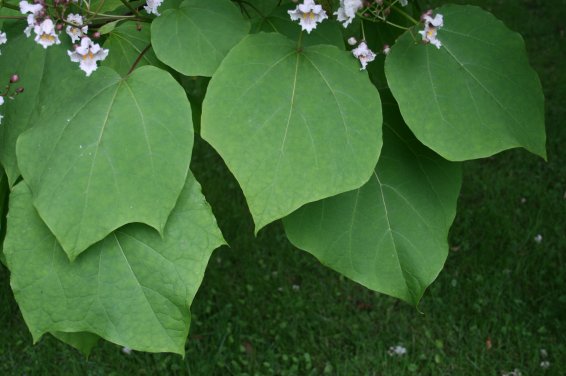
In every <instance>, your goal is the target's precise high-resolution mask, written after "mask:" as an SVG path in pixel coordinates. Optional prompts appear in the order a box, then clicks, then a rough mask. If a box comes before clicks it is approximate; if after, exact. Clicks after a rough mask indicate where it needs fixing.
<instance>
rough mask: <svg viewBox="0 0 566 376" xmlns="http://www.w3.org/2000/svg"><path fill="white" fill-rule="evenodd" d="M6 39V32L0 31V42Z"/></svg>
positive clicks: (4, 41) (2, 42) (0, 53)
mask: <svg viewBox="0 0 566 376" xmlns="http://www.w3.org/2000/svg"><path fill="white" fill-rule="evenodd" d="M7 41H8V38H7V37H6V33H3V32H1V31H0V44H5V43H6V42H7ZM0 55H2V52H0ZM0 98H1V97H0ZM3 102H4V100H2V103H3ZM2 103H0V104H2Z"/></svg>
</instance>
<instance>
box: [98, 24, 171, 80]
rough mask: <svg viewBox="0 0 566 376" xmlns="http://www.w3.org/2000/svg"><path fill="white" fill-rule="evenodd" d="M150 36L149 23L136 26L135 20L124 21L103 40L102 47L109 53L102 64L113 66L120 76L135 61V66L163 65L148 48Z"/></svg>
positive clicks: (126, 71)
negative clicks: (139, 26)
mask: <svg viewBox="0 0 566 376" xmlns="http://www.w3.org/2000/svg"><path fill="white" fill-rule="evenodd" d="M150 37H151V35H150V28H149V25H144V26H143V27H141V28H138V25H137V24H136V23H135V22H126V23H124V24H122V25H120V26H118V27H116V28H114V29H113V30H112V31H111V32H110V33H109V35H108V39H106V41H105V42H104V48H107V49H108V50H109V51H110V53H109V54H108V57H107V58H106V59H105V60H104V61H103V62H102V65H103V66H106V67H111V68H113V69H114V70H115V71H116V72H118V73H120V74H121V75H122V76H125V75H126V74H127V73H128V72H129V71H130V69H131V68H132V67H133V66H134V63H136V62H137V63H136V66H135V67H136V68H140V67H142V66H144V65H153V66H160V65H161V66H163V64H161V62H160V61H159V60H158V59H157V57H156V56H155V53H154V52H153V49H152V48H150V43H151V42H150ZM140 56H141V58H140Z"/></svg>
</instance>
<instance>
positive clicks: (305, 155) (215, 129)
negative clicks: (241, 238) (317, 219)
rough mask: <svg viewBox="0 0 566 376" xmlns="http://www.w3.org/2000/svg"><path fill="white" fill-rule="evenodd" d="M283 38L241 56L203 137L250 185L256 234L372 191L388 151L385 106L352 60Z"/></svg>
mask: <svg viewBox="0 0 566 376" xmlns="http://www.w3.org/2000/svg"><path fill="white" fill-rule="evenodd" d="M296 44H297V42H294V41H291V40H289V39H287V38H285V37H283V36H282V35H279V34H277V33H269V34H264V33H261V34H255V35H251V36H249V37H247V38H246V39H244V40H243V41H242V42H241V43H240V44H239V45H238V46H237V47H235V48H234V49H233V50H232V51H231V52H230V54H229V55H228V56H227V57H226V59H225V60H224V61H223V62H222V65H221V66H220V68H219V69H218V71H217V72H216V74H215V75H214V77H213V78H212V80H211V82H210V85H209V87H208V92H207V95H206V98H205V100H204V104H203V114H202V136H203V138H204V139H205V140H206V141H208V142H209V143H210V144H211V145H212V146H213V147H214V148H215V149H216V150H217V151H218V152H219V153H220V155H221V156H222V158H224V161H225V162H226V164H227V165H228V167H229V168H230V170H231V171H232V173H233V174H234V175H235V177H236V179H237V180H238V182H239V183H240V186H241V187H242V190H243V191H244V195H245V196H246V199H247V202H248V205H249V207H250V211H251V213H252V215H253V218H254V221H255V225H256V231H258V230H259V229H261V228H262V227H263V226H265V225H266V224H268V223H270V222H272V221H274V220H276V219H278V218H281V217H284V216H285V215H287V214H289V213H291V212H292V211H294V210H296V209H297V208H299V207H300V206H302V205H304V204H305V203H308V202H312V201H316V200H320V199H322V198H326V197H329V196H333V195H335V194H338V193H341V192H344V191H348V190H352V189H355V188H358V187H360V186H361V185H362V184H364V183H365V182H366V181H367V180H368V179H369V177H370V176H371V173H372V171H373V168H374V167H375V164H376V163H377V159H378V156H379V152H380V149H381V120H382V118H381V103H380V99H379V94H378V92H377V90H376V89H375V87H374V86H373V85H371V83H370V82H369V79H368V76H367V73H366V72H360V69H359V65H358V62H357V61H356V60H355V59H354V58H353V57H352V56H351V54H350V53H348V52H345V51H341V50H339V49H338V48H336V47H333V46H326V45H318V46H311V47H305V48H301V49H297V46H296Z"/></svg>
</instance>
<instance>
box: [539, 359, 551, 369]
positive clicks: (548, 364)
mask: <svg viewBox="0 0 566 376" xmlns="http://www.w3.org/2000/svg"><path fill="white" fill-rule="evenodd" d="M548 367H550V362H549V361H548V360H543V361H542V362H540V368H542V369H547V368H548Z"/></svg>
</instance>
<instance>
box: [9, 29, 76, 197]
mask: <svg viewBox="0 0 566 376" xmlns="http://www.w3.org/2000/svg"><path fill="white" fill-rule="evenodd" d="M23 26H24V24H23V23H21V22H20V23H18V24H17V25H13V26H11V27H9V28H7V29H5V30H4V31H5V32H6V34H7V35H8V38H9V42H8V43H6V44H4V45H2V46H1V47H0V49H1V51H2V57H0V78H1V79H2V80H3V81H2V82H0V86H1V87H2V88H4V87H5V85H6V84H8V80H9V79H10V77H11V76H12V75H13V74H15V73H17V74H18V76H19V77H20V81H18V82H17V83H16V84H14V85H12V88H11V90H10V93H11V94H12V93H13V92H14V91H15V90H16V89H17V88H18V87H23V88H24V89H25V91H24V92H23V93H21V94H19V95H18V96H16V97H15V99H13V100H11V99H6V101H5V103H4V105H2V107H1V108H0V114H2V115H4V118H3V119H2V125H0V162H1V163H2V165H3V166H4V169H5V171H6V175H7V176H8V182H9V183H10V186H12V185H14V183H15V182H16V179H17V178H18V176H20V170H19V168H18V164H17V160H16V140H17V139H18V137H19V135H20V134H21V133H22V132H24V131H25V130H27V129H29V128H31V127H32V126H33V124H35V123H36V122H38V121H40V119H38V118H37V111H36V110H37V108H38V105H39V103H40V102H41V98H42V97H45V96H49V95H51V92H50V89H49V90H45V87H46V86H50V87H51V88H52V87H53V86H57V90H60V88H59V86H58V83H59V82H60V80H62V79H63V77H65V76H66V75H67V74H68V73H69V72H72V71H74V70H78V68H77V66H76V64H74V63H72V62H71V61H70V60H69V56H68V55H67V49H69V48H70V47H69V46H68V45H67V44H66V43H65V41H63V43H62V44H61V45H56V46H51V47H49V48H48V49H45V48H43V47H41V46H40V45H39V44H37V43H36V42H34V41H33V38H27V37H26V36H25V35H24V33H23V29H24V28H23ZM2 91H3V90H2Z"/></svg>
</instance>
